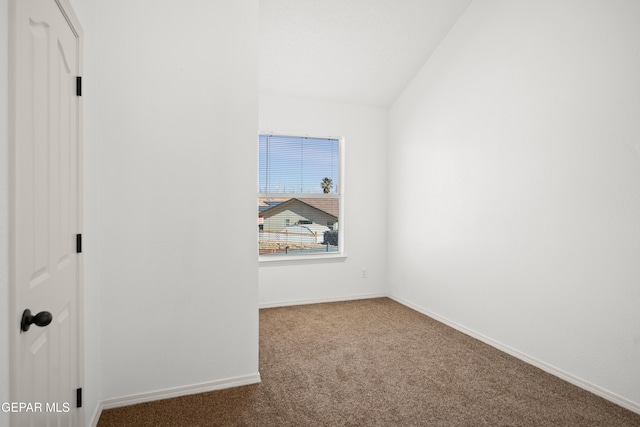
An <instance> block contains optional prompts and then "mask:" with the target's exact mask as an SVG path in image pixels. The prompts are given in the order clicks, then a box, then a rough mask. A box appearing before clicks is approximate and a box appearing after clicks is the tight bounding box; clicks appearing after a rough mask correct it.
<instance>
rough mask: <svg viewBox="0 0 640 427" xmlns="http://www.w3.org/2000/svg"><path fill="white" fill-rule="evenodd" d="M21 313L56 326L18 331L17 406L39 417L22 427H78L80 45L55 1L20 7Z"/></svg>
mask: <svg viewBox="0 0 640 427" xmlns="http://www.w3.org/2000/svg"><path fill="white" fill-rule="evenodd" d="M15 16H16V23H15V26H14V28H15V43H16V45H15V75H14V81H15V82H16V95H15V101H14V102H15V142H14V155H15V168H14V189H13V201H14V211H13V224H14V225H13V227H14V228H13V233H14V235H13V239H12V242H13V248H12V249H13V260H14V261H13V268H14V270H13V271H14V273H13V277H14V281H15V284H14V286H15V312H16V314H17V315H18V316H20V315H21V314H22V311H23V310H25V309H30V310H31V312H32V314H34V315H35V314H37V313H39V312H41V311H48V312H50V313H51V314H52V317H53V320H52V321H51V323H50V324H49V325H47V326H44V327H38V326H37V325H35V324H33V325H31V327H30V328H29V330H28V331H24V332H21V331H19V327H18V325H17V324H16V328H15V331H14V333H15V334H16V336H15V339H14V341H13V342H14V343H15V349H14V358H13V362H14V366H13V367H12V370H15V377H14V381H13V384H12V401H14V402H24V403H31V404H32V405H33V408H34V410H33V411H27V412H21V413H14V414H12V419H11V420H12V425H16V426H23V425H25V426H75V425H78V423H79V421H80V420H81V418H82V417H81V414H80V410H78V409H77V408H76V402H75V401H76V389H77V388H78V387H80V386H81V385H80V384H81V378H80V373H81V369H80V365H79V363H80V358H79V351H80V324H79V321H80V320H79V313H80V310H79V304H80V300H79V289H80V288H79V286H80V259H79V255H78V254H76V253H75V242H76V239H75V236H76V234H77V233H79V232H80V228H81V227H80V203H79V201H80V188H81V186H80V154H79V153H80V133H79V132H80V131H79V130H80V101H79V99H78V98H77V97H76V88H75V85H76V76H78V75H79V67H80V64H79V49H80V43H79V38H78V36H77V33H76V31H75V30H74V29H73V28H72V27H71V26H70V24H69V22H68V21H67V18H66V17H65V14H64V13H63V11H62V10H61V8H60V7H59V5H58V4H57V2H56V1H55V0H18V1H16V2H15Z"/></svg>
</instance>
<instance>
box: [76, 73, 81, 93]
mask: <svg viewBox="0 0 640 427" xmlns="http://www.w3.org/2000/svg"><path fill="white" fill-rule="evenodd" d="M76 96H82V77H81V76H77V77H76Z"/></svg>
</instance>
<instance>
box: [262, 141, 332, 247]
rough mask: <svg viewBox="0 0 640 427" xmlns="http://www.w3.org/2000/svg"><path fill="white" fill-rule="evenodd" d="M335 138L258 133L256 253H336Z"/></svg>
mask: <svg viewBox="0 0 640 427" xmlns="http://www.w3.org/2000/svg"><path fill="white" fill-rule="evenodd" d="M340 152H341V140H340V139H337V138H311V137H299V136H282V135H260V136H259V138H258V224H259V227H258V228H259V233H258V234H259V239H258V253H259V254H260V255H261V256H267V257H277V256H291V255H298V256H300V255H303V256H305V255H319V254H327V253H330V254H334V255H335V254H338V253H341V246H342V241H341V240H342V237H341V236H339V229H340V227H339V224H340V219H341V212H340V207H341V205H342V201H341V197H342V194H341V192H340V190H341V185H342V181H341V176H340V162H341V156H340Z"/></svg>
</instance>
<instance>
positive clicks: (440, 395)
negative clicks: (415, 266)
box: [98, 298, 640, 427]
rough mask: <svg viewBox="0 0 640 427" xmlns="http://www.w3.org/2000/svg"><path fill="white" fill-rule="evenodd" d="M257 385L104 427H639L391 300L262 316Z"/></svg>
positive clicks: (631, 417) (143, 407) (600, 402)
mask: <svg viewBox="0 0 640 427" xmlns="http://www.w3.org/2000/svg"><path fill="white" fill-rule="evenodd" d="M260 374H261V376H262V383H261V384H258V385H251V386H245V387H239V388H235V389H228V390H221V391H216V392H210V393H202V394H198V395H193V396H186V397H180V398H175V399H168V400H162V401H156V402H151V403H144V404H140V405H134V406H128V407H124V408H117V409H111V410H107V411H104V412H103V414H102V416H101V418H100V422H99V424H98V427H111V426H118V427H121V426H191V427H197V426H598V427H605V426H606V427H609V426H640V415H638V414H635V413H633V412H631V411H628V410H626V409H623V408H621V407H619V406H617V405H614V404H613V403H610V402H608V401H606V400H604V399H602V398H600V397H597V396H595V395H593V394H591V393H589V392H587V391H584V390H582V389H579V388H577V387H575V386H573V385H571V384H569V383H567V382H565V381H562V380H560V379H558V378H556V377H554V376H552V375H550V374H547V373H545V372H543V371H541V370H539V369H537V368H535V367H532V366H530V365H528V364H526V363H524V362H521V361H519V360H518V359H515V358H513V357H511V356H509V355H507V354H505V353H502V352H500V351H498V350H496V349H494V348H492V347H490V346H488V345H486V344H484V343H482V342H480V341H478V340H475V339H473V338H470V337H468V336H466V335H464V334H462V333H460V332H458V331H456V330H454V329H451V328H449V327H447V326H445V325H443V324H441V323H438V322H436V321H434V320H433V319H430V318H429V317H426V316H424V315H422V314H420V313H417V312H415V311H413V310H411V309H408V308H406V307H404V306H402V305H400V304H398V303H396V302H394V301H392V300H389V299H387V298H380V299H371V300H362V301H349V302H339V303H328V304H315V305H306V306H296V307H283V308H271V309H264V310H261V311H260Z"/></svg>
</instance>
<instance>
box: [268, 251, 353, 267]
mask: <svg viewBox="0 0 640 427" xmlns="http://www.w3.org/2000/svg"><path fill="white" fill-rule="evenodd" d="M346 259H347V256H346V255H344V254H331V255H302V256H295V255H291V256H288V255H283V256H264V255H263V256H260V255H259V256H258V264H259V266H260V267H267V266H281V265H301V264H321V263H329V262H344V261H345V260H346Z"/></svg>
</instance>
